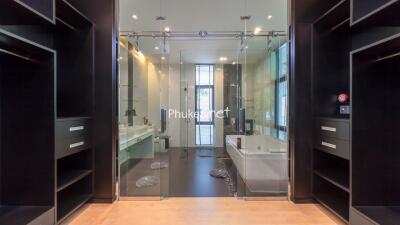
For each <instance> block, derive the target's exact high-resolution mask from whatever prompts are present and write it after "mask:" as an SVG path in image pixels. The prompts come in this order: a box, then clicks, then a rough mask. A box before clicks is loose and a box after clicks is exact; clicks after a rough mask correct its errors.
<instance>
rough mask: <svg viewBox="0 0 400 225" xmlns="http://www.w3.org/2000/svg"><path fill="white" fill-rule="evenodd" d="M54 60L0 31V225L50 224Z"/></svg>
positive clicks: (38, 48) (42, 49)
mask: <svg viewBox="0 0 400 225" xmlns="http://www.w3.org/2000/svg"><path fill="white" fill-rule="evenodd" d="M55 57H56V52H55V51H54V50H51V49H48V48H46V47H44V46H41V45H39V44H37V43H34V42H31V41H28V40H26V39H24V38H22V37H20V36H18V35H15V34H12V33H10V32H8V31H5V30H3V29H0V92H1V93H0V96H1V97H0V105H1V107H0V111H1V112H0V117H1V118H0V119H1V128H0V135H1V149H0V155H1V157H0V179H1V193H0V224H13V225H15V224H29V223H33V224H38V223H36V222H35V221H44V220H45V221H46V223H41V224H54V223H55V221H54V217H51V216H46V215H47V212H49V211H50V212H49V213H51V212H53V213H54V207H55V200H54V194H55V190H54V183H55V179H56V178H55V172H54V171H55V164H54V163H55V162H54V120H55V113H54V108H55V101H54V95H55V85H54V82H55V61H56V58H55ZM44 217H45V218H47V219H43V218H44Z"/></svg>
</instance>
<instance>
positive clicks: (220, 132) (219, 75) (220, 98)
mask: <svg viewBox="0 0 400 225" xmlns="http://www.w3.org/2000/svg"><path fill="white" fill-rule="evenodd" d="M214 82H215V83H214V85H215V86H214V89H215V96H214V102H215V111H218V110H224V71H223V66H222V65H220V64H218V65H215V79H214ZM214 134H215V135H214V137H215V140H214V146H215V147H224V119H223V118H215V129H214Z"/></svg>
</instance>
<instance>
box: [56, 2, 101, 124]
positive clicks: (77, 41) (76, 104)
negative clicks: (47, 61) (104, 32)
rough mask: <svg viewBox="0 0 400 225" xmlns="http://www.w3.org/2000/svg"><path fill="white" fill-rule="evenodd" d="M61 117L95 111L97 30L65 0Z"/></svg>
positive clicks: (59, 30)
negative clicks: (94, 87) (94, 61)
mask: <svg viewBox="0 0 400 225" xmlns="http://www.w3.org/2000/svg"><path fill="white" fill-rule="evenodd" d="M54 42H55V49H56V51H57V117H58V118H65V117H90V116H91V115H92V110H93V79H94V76H93V74H94V63H93V60H94V58H93V55H94V52H93V50H94V30H93V24H92V22H90V20H89V19H88V18H87V17H86V16H85V15H83V14H82V13H81V12H79V11H78V10H77V9H75V8H74V7H73V6H72V5H71V4H69V3H68V2H67V1H65V0H57V1H56V26H55V38H54Z"/></svg>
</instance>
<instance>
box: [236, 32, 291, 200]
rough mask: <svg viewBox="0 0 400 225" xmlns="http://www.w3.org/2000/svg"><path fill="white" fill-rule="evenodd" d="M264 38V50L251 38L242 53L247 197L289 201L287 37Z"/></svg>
mask: <svg viewBox="0 0 400 225" xmlns="http://www.w3.org/2000/svg"><path fill="white" fill-rule="evenodd" d="M259 38H261V37H259ZM263 39H264V43H265V46H266V47H265V48H264V49H261V50H260V48H259V47H257V46H259V42H260V40H257V39H256V38H253V39H249V40H248V41H247V46H248V47H247V48H246V50H245V51H243V53H242V55H241V57H240V58H241V62H240V63H241V64H242V65H243V67H244V71H243V76H244V77H243V78H242V80H243V86H244V87H246V88H245V89H246V90H245V93H242V99H243V103H244V104H243V107H242V111H243V112H244V113H243V118H241V119H242V121H241V123H243V127H244V129H243V130H242V134H241V135H240V137H241V139H242V140H241V143H242V144H241V153H242V156H243V157H244V163H243V167H242V168H243V171H242V174H241V176H242V181H243V183H244V187H243V189H244V193H243V196H244V198H245V199H246V200H253V199H259V198H265V197H266V198H272V199H275V198H279V199H286V198H287V194H288V186H289V175H288V170H289V159H288V142H287V132H288V124H287V88H288V87H287V77H288V68H287V58H288V53H287V44H286V38H284V37H263ZM254 59H257V60H254Z"/></svg>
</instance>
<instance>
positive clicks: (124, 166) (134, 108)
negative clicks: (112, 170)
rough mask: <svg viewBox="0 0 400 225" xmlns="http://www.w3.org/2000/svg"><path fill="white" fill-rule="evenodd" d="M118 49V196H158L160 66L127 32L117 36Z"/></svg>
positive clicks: (154, 198)
mask: <svg viewBox="0 0 400 225" xmlns="http://www.w3.org/2000/svg"><path fill="white" fill-rule="evenodd" d="M119 49H120V56H119V60H118V61H119V123H120V126H119V149H118V168H119V170H118V175H119V182H118V186H119V195H118V196H119V200H135V199H139V200H140V199H151V200H159V199H160V198H161V194H162V193H161V188H162V183H161V169H162V168H163V166H164V164H163V163H161V154H160V152H161V150H160V146H159V145H160V140H159V131H160V127H161V121H160V118H161V116H160V113H161V98H160V89H161V87H160V80H161V79H162V72H159V71H161V70H162V66H157V65H156V63H154V62H153V61H151V60H150V59H149V58H148V56H146V55H145V54H144V53H143V52H141V51H140V50H138V49H137V48H135V41H134V40H132V38H130V37H128V36H121V37H120V45H119Z"/></svg>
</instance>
